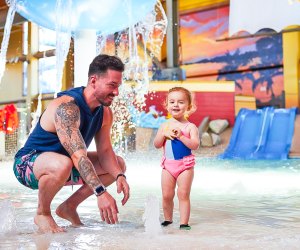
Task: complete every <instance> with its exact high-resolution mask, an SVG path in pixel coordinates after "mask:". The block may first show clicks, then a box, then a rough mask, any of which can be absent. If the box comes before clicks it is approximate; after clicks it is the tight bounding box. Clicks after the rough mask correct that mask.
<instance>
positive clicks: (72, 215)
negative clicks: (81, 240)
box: [56, 202, 83, 227]
mask: <svg viewBox="0 0 300 250" xmlns="http://www.w3.org/2000/svg"><path fill="white" fill-rule="evenodd" d="M56 214H57V215H58V216H59V217H61V218H63V219H65V220H68V221H70V222H71V223H72V226H73V227H80V226H82V225H83V223H82V222H81V220H80V218H79V215H78V213H77V211H76V209H73V208H71V207H69V206H68V205H67V204H66V203H65V202H64V203H62V204H60V205H59V206H58V207H57V209H56Z"/></svg>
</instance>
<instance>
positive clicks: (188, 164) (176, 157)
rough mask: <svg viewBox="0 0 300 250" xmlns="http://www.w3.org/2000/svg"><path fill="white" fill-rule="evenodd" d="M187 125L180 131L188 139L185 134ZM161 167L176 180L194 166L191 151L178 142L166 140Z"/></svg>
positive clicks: (193, 157) (187, 135) (176, 140)
mask: <svg viewBox="0 0 300 250" xmlns="http://www.w3.org/2000/svg"><path fill="white" fill-rule="evenodd" d="M189 124H190V123H188V124H187V125H186V126H185V127H184V129H183V130H182V131H181V132H182V134H183V135H184V136H186V137H188V138H190V135H189V134H188V133H187V132H186V128H187V127H188V125H189ZM161 166H162V168H164V169H166V170H167V171H168V172H169V173H170V174H171V175H172V176H173V177H174V178H175V179H177V177H178V176H179V175H180V174H181V173H182V172H183V171H185V170H187V169H190V168H193V167H194V166H195V156H194V155H193V154H192V150H191V149H189V148H188V147H187V146H185V145H184V144H183V143H182V142H181V141H180V140H178V139H174V140H166V142H165V144H164V156H163V158H162V162H161Z"/></svg>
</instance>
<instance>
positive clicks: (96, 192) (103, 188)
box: [95, 186, 106, 195]
mask: <svg viewBox="0 0 300 250" xmlns="http://www.w3.org/2000/svg"><path fill="white" fill-rule="evenodd" d="M105 191H106V189H105V187H103V186H98V187H96V189H95V194H96V195H100V194H102V193H103V192H105Z"/></svg>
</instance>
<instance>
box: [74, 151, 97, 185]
mask: <svg viewBox="0 0 300 250" xmlns="http://www.w3.org/2000/svg"><path fill="white" fill-rule="evenodd" d="M78 170H79V173H80V175H81V177H82V178H83V180H84V181H85V182H86V184H87V185H89V187H91V189H92V190H95V189H96V187H98V186H99V185H102V183H101V181H100V179H99V178H98V176H97V173H96V171H95V169H94V166H93V164H92V162H91V161H90V159H89V158H88V157H87V156H85V155H84V156H81V158H80V159H79V161H78Z"/></svg>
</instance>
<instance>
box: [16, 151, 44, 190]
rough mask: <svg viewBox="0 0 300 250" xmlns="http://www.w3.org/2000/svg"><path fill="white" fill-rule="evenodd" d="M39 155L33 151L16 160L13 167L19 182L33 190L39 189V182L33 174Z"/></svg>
mask: <svg viewBox="0 0 300 250" xmlns="http://www.w3.org/2000/svg"><path fill="white" fill-rule="evenodd" d="M39 155H40V153H37V152H36V150H32V151H31V152H30V153H29V154H26V155H23V156H21V157H19V158H16V159H15V162H14V166H13V169H14V173H15V176H16V178H17V180H18V181H19V182H20V183H21V184H23V185H24V186H26V187H29V188H31V189H38V188H39V182H38V180H37V179H36V177H35V176H34V173H33V164H34V162H35V160H36V158H37V157H38V156H39Z"/></svg>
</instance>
